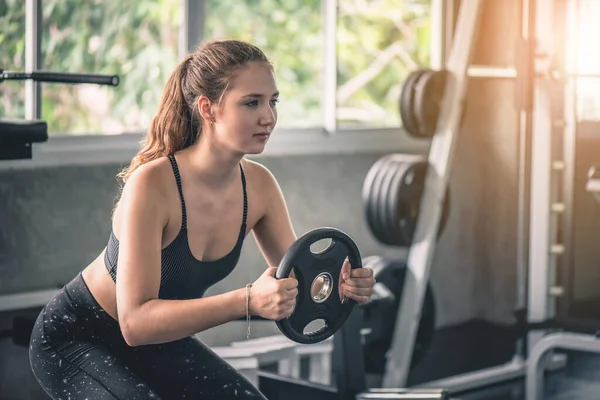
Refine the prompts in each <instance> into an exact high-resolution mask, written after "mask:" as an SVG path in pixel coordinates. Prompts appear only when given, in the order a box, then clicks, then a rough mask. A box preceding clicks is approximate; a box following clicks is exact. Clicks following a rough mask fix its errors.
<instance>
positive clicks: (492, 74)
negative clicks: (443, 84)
mask: <svg viewBox="0 0 600 400" xmlns="http://www.w3.org/2000/svg"><path fill="white" fill-rule="evenodd" d="M467 76H468V77H469V78H487V79H517V70H516V69H515V68H513V67H491V66H482V65H474V66H471V67H469V68H468V69H467Z"/></svg>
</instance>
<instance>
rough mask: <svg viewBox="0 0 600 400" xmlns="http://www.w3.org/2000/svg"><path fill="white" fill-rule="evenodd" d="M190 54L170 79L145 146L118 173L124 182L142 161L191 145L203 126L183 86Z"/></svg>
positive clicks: (169, 153) (144, 143)
mask: <svg viewBox="0 0 600 400" xmlns="http://www.w3.org/2000/svg"><path fill="white" fill-rule="evenodd" d="M190 58H191V55H188V56H187V57H186V58H185V59H184V60H183V61H182V62H181V63H180V64H179V65H178V66H177V67H176V68H175V70H174V71H173V73H172V74H171V76H170V77H169V79H168V80H167V83H166V85H165V88H164V90H163V93H162V98H161V101H160V105H159V107H158V112H157V113H156V116H155V117H154V118H153V119H152V122H151V124H150V129H149V131H148V133H147V135H146V137H145V139H144V141H143V142H142V149H141V150H140V151H139V152H138V154H137V155H136V156H135V157H134V158H133V159H132V160H131V163H130V165H129V167H127V168H125V169H123V170H122V171H121V172H120V173H119V174H118V175H117V177H118V178H120V179H121V180H122V181H123V183H125V182H126V181H127V179H128V178H129V177H130V176H131V174H132V173H133V172H134V171H135V170H136V169H137V168H138V167H140V166H141V165H143V164H145V163H147V162H149V161H152V160H156V159H157V158H160V157H164V156H167V155H171V154H174V153H175V152H176V151H178V150H181V149H184V148H186V147H189V146H191V145H192V144H193V143H194V141H195V140H196V137H197V135H198V134H199V129H200V127H199V124H198V122H197V121H194V118H193V117H192V114H191V113H190V105H188V103H187V101H186V96H185V94H184V89H183V88H184V86H185V85H184V80H185V79H186V75H187V65H188V62H189V60H190Z"/></svg>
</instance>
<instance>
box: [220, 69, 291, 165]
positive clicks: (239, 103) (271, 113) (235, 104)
mask: <svg viewBox="0 0 600 400" xmlns="http://www.w3.org/2000/svg"><path fill="white" fill-rule="evenodd" d="M278 97H279V92H278V91H277V84H276V82H275V76H274V74H273V71H272V69H271V67H270V66H269V65H268V64H266V63H259V62H251V63H249V64H248V65H247V66H246V67H244V68H242V69H241V70H239V71H237V73H236V74H235V75H234V77H233V78H232V81H231V82H230V84H229V87H228V88H227V91H226V92H225V94H224V96H223V98H222V100H221V103H220V104H219V106H218V107H216V108H215V119H214V121H215V122H214V123H213V125H212V130H213V133H214V136H213V137H214V139H216V140H217V141H218V142H219V143H223V144H225V145H226V146H227V147H229V148H231V149H232V150H234V151H237V152H240V153H244V154H258V153H262V152H263V150H264V149H265V145H266V143H267V141H268V140H269V137H270V135H271V132H272V131H273V129H274V128H275V124H276V123H277V106H276V103H277V100H278Z"/></svg>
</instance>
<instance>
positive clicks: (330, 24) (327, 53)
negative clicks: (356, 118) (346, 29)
mask: <svg viewBox="0 0 600 400" xmlns="http://www.w3.org/2000/svg"><path fill="white" fill-rule="evenodd" d="M321 10H322V14H323V15H322V18H323V35H324V43H325V45H324V46H323V60H324V64H323V76H324V82H323V126H324V128H325V132H327V133H334V132H336V131H337V19H338V0H322V2H321Z"/></svg>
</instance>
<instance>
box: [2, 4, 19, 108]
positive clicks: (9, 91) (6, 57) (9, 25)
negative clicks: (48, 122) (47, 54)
mask: <svg viewBox="0 0 600 400" xmlns="http://www.w3.org/2000/svg"><path fill="white" fill-rule="evenodd" d="M0 26H1V27H2V29H0V48H1V49H2V51H0V69H3V70H5V71H19V72H21V71H23V70H24V69H25V39H24V38H25V2H24V1H23V0H4V1H2V2H0ZM7 50H8V51H7ZM24 117H25V89H24V85H23V81H4V82H0V118H24Z"/></svg>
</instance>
